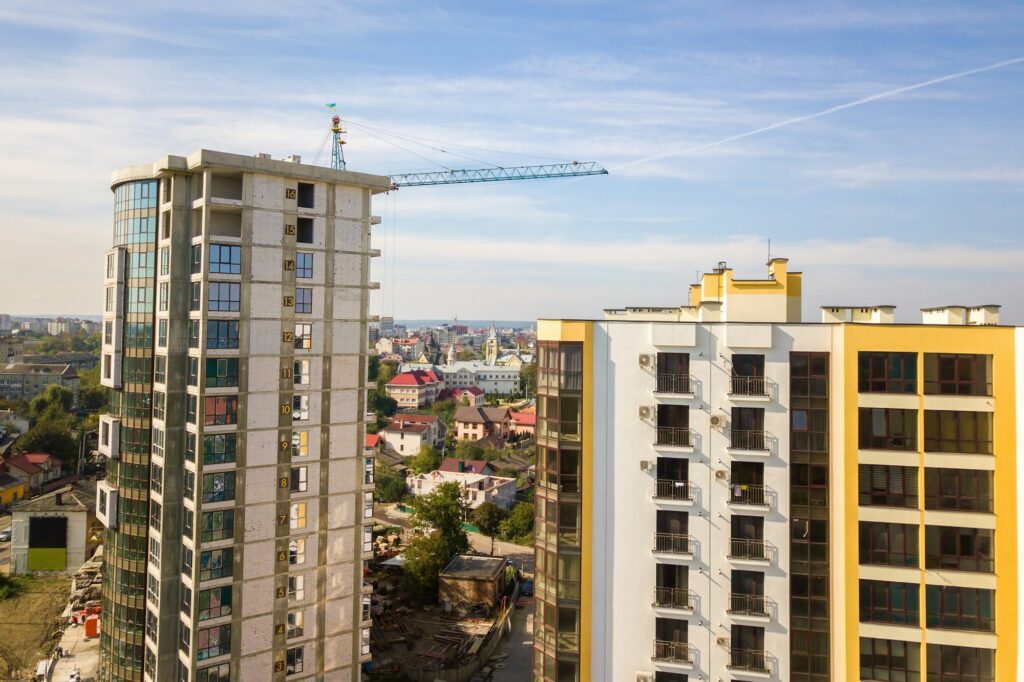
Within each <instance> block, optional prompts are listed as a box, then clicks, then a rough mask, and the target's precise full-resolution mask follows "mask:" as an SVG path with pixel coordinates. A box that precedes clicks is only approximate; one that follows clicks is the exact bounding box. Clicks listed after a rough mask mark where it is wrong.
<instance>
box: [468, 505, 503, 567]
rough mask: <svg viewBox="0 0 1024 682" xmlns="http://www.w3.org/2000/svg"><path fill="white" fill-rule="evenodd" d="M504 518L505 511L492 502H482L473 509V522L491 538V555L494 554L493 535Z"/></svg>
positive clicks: (496, 532)
mask: <svg viewBox="0 0 1024 682" xmlns="http://www.w3.org/2000/svg"><path fill="white" fill-rule="evenodd" d="M504 518H505V511H504V510H503V509H502V508H501V507H499V506H498V505H496V504H494V503H493V502H484V503H483V504H481V505H480V506H479V507H477V508H476V509H475V510H474V511H473V523H475V524H476V527H477V528H479V529H480V532H481V533H483V534H484V535H486V536H487V537H489V538H490V539H491V551H490V554H491V556H494V536H495V535H497V534H498V530H499V529H500V528H501V522H502V520H504Z"/></svg>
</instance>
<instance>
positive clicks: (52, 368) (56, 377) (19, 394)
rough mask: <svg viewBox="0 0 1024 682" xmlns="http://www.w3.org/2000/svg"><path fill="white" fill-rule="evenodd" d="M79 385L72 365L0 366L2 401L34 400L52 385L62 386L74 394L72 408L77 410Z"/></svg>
mask: <svg viewBox="0 0 1024 682" xmlns="http://www.w3.org/2000/svg"><path fill="white" fill-rule="evenodd" d="M78 383H79V382H78V374H77V373H76V372H75V368H74V367H72V366H71V365H45V364H43V365H40V364H28V363H23V362H12V363H9V364H7V365H0V400H32V398H35V397H36V396H37V395H39V394H40V393H42V392H43V391H45V390H46V387H47V386H49V385H50V384H60V385H61V386H63V387H65V388H67V389H69V390H70V391H71V392H72V394H73V395H74V399H73V402H72V407H74V408H76V409H77V408H78Z"/></svg>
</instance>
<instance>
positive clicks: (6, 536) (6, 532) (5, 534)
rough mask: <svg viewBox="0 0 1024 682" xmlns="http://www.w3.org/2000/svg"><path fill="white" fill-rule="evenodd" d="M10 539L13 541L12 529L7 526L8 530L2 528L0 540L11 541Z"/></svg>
mask: <svg viewBox="0 0 1024 682" xmlns="http://www.w3.org/2000/svg"><path fill="white" fill-rule="evenodd" d="M10 541H11V529H10V528H7V529H6V530H0V542H10Z"/></svg>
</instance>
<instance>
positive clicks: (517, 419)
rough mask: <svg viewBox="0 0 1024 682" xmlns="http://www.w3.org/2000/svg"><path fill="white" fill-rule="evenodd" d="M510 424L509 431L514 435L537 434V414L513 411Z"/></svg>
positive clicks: (510, 413)
mask: <svg viewBox="0 0 1024 682" xmlns="http://www.w3.org/2000/svg"><path fill="white" fill-rule="evenodd" d="M509 422H510V427H509V430H510V431H511V433H512V434H513V435H516V436H523V435H527V436H533V435H536V433H537V413H536V412H518V411H516V410H511V411H510V412H509Z"/></svg>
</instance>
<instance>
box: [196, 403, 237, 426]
mask: <svg viewBox="0 0 1024 682" xmlns="http://www.w3.org/2000/svg"><path fill="white" fill-rule="evenodd" d="M237 423H238V396H234V395H231V396H207V398H206V406H205V409H204V410H203V424H204V425H206V426H221V425H224V424H237Z"/></svg>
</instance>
